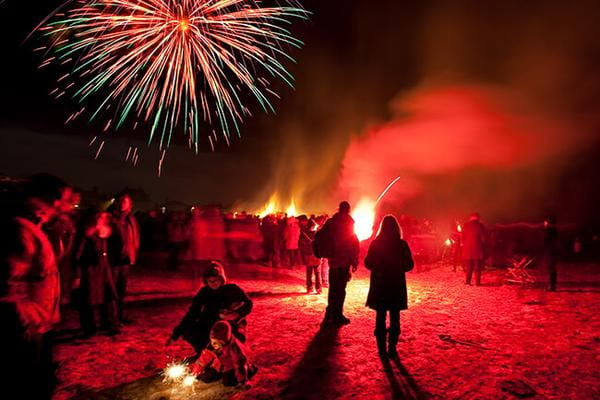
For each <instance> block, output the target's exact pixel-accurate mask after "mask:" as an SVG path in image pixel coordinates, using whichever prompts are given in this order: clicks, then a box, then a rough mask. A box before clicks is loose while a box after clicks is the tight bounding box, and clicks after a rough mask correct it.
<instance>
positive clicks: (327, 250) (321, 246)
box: [312, 223, 335, 258]
mask: <svg viewBox="0 0 600 400" xmlns="http://www.w3.org/2000/svg"><path fill="white" fill-rule="evenodd" d="M334 247H335V243H334V237H333V232H332V228H331V224H327V223H326V224H325V225H323V227H322V228H321V229H319V230H318V231H317V233H316V234H315V239H314V240H313V241H312V250H313V254H314V255H315V257H317V258H328V257H333V253H334V251H335V248H334Z"/></svg>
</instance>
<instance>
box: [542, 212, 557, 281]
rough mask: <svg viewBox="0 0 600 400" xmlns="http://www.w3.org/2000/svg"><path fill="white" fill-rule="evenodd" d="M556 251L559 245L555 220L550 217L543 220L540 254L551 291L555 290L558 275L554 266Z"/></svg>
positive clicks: (555, 263) (555, 264)
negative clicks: (542, 247) (546, 271)
mask: <svg viewBox="0 0 600 400" xmlns="http://www.w3.org/2000/svg"><path fill="white" fill-rule="evenodd" d="M558 253H559V245H558V230H557V229H556V220H555V219H554V218H552V217H550V218H547V219H546V220H545V221H544V254H543V255H542V262H543V264H544V265H545V267H546V268H547V269H548V275H549V281H550V286H549V287H548V290H549V291H551V292H555V291H556V281H557V277H558V273H557V270H556V266H557V264H558Z"/></svg>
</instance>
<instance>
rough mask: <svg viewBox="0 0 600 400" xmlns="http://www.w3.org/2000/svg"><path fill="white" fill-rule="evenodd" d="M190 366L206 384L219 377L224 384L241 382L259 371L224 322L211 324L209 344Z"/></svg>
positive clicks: (232, 384)
mask: <svg viewBox="0 0 600 400" xmlns="http://www.w3.org/2000/svg"><path fill="white" fill-rule="evenodd" d="M191 368H192V373H193V374H194V375H197V378H198V379H199V380H201V381H203V382H206V383H209V382H215V381H218V380H219V379H222V380H223V385H225V386H235V385H243V384H245V383H246V382H247V381H248V380H249V379H250V378H252V377H253V376H254V375H255V374H256V371H257V370H258V368H257V367H256V366H254V365H252V364H251V363H250V362H249V361H248V356H247V355H246V349H245V348H244V345H243V344H242V343H241V342H240V341H239V340H238V339H237V338H236V337H235V336H233V335H232V333H231V325H230V324H229V322H227V321H218V322H216V323H215V324H214V325H213V327H212V328H211V330H210V343H209V344H208V345H207V346H206V348H205V349H204V350H202V353H201V354H200V357H199V358H198V360H197V361H196V362H195V363H194V364H192V367H191Z"/></svg>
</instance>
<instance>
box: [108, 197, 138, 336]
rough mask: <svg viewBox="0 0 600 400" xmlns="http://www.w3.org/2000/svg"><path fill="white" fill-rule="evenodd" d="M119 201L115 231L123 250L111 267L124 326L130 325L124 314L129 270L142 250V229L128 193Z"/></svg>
mask: <svg viewBox="0 0 600 400" xmlns="http://www.w3.org/2000/svg"><path fill="white" fill-rule="evenodd" d="M116 198H117V201H116V202H115V207H114V209H113V230H114V232H115V234H117V235H119V237H120V243H121V250H120V252H119V258H118V260H117V261H116V262H115V263H114V265H111V268H112V275H113V279H114V282H115V288H116V289H117V313H118V315H119V321H120V322H121V323H123V324H127V323H130V322H131V320H130V319H129V318H127V316H126V315H125V312H124V305H125V296H126V295H127V282H128V280H129V270H130V269H131V267H132V266H134V265H135V264H136V262H137V256H138V251H139V248H140V228H139V224H138V222H137V219H136V218H135V216H134V215H133V213H132V210H133V201H132V200H131V197H130V196H129V195H128V194H126V193H121V194H119V195H117V196H116Z"/></svg>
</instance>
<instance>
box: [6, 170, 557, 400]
mask: <svg viewBox="0 0 600 400" xmlns="http://www.w3.org/2000/svg"><path fill="white" fill-rule="evenodd" d="M79 201H80V195H79V193H77V191H75V190H74V189H73V188H72V187H70V186H69V185H68V184H67V183H65V182H64V181H62V180H61V179H59V178H57V177H55V176H52V175H48V174H38V175H34V176H32V177H30V178H29V179H28V180H27V181H26V182H25V184H24V185H23V187H22V190H20V191H18V192H17V193H14V194H13V195H11V196H7V197H6V199H3V201H2V202H3V207H2V215H1V219H2V221H0V222H1V225H0V226H1V229H2V237H3V239H4V242H5V244H6V245H5V246H3V247H2V252H1V254H0V262H1V263H2V264H1V265H0V271H1V272H2V277H1V279H0V322H1V323H2V326H3V327H4V328H3V329H2V330H1V331H0V332H1V333H0V334H1V335H2V337H1V338H0V339H1V340H0V346H2V354H4V355H5V361H7V363H8V365H11V370H10V371H9V373H8V374H6V375H3V378H2V379H3V381H4V382H7V383H10V385H11V386H12V385H16V386H17V387H19V390H20V391H22V392H23V391H25V392H23V397H24V398H36V399H45V398H50V396H51V393H52V388H53V384H54V369H55V365H54V364H53V362H52V330H53V329H54V327H55V326H56V324H57V323H58V322H59V320H60V313H61V308H62V307H64V306H65V305H67V304H69V303H72V302H74V303H75V304H76V305H77V310H78V312H79V318H80V324H81V330H82V338H89V337H91V336H93V335H95V334H97V333H98V332H103V333H104V334H106V335H110V336H112V335H118V334H120V329H121V326H122V325H123V324H129V323H131V322H132V321H131V319H130V318H128V316H127V313H126V309H125V307H124V304H125V302H124V300H125V296H126V293H127V282H128V276H129V270H130V268H131V267H132V266H134V265H135V264H136V263H137V262H138V258H139V251H140V249H147V250H153V249H157V248H160V247H161V246H164V248H165V249H166V250H168V253H169V256H168V268H169V269H171V270H175V269H177V268H179V266H180V264H181V263H182V262H183V261H188V262H192V263H196V264H199V265H198V266H199V267H200V268H201V270H202V271H203V273H202V276H203V282H204V286H203V287H202V288H201V289H200V290H199V291H198V293H197V294H196V296H195V297H194V299H193V301H192V304H191V306H190V307H189V309H188V311H187V312H186V313H185V315H184V316H183V318H182V319H181V322H180V323H179V324H178V325H177V326H176V327H174V329H173V331H172V334H171V336H170V337H169V338H168V339H167V341H166V345H171V344H172V343H173V342H174V341H176V340H178V339H180V338H182V339H183V340H185V341H187V342H188V343H189V344H190V345H191V347H192V348H193V349H194V354H193V355H192V356H190V357H189V358H188V360H187V361H188V362H189V363H192V365H193V370H194V372H195V373H196V374H197V376H198V377H199V379H202V380H204V381H206V382H212V381H214V380H218V379H222V380H223V382H224V383H225V384H227V385H237V384H244V383H245V382H246V381H247V380H248V379H250V378H251V377H252V376H253V375H254V374H256V371H257V367H256V366H254V365H253V364H252V363H251V361H250V359H249V356H248V354H247V352H246V350H245V348H244V343H245V341H246V326H247V323H248V322H247V318H246V317H247V316H248V315H249V314H250V313H251V311H252V306H253V303H252V300H251V299H250V298H249V297H248V296H247V294H246V293H245V292H244V290H243V289H242V288H240V287H239V286H237V285H235V284H233V283H229V282H227V280H226V275H225V268H224V266H223V264H224V263H225V262H226V260H228V259H234V260H251V261H258V260H261V261H262V262H263V263H264V264H266V265H269V266H271V267H288V268H292V267H295V266H302V267H303V268H305V269H306V291H307V293H317V294H319V293H321V292H322V288H323V287H327V286H328V287H329V290H328V292H327V308H326V311H325V315H324V318H323V321H322V324H321V326H322V327H323V328H335V327H340V326H343V325H347V324H349V323H350V319H349V318H348V317H347V316H345V315H344V313H343V309H344V302H345V297H346V286H347V283H348V281H349V280H350V278H351V276H352V273H353V272H355V271H356V269H357V267H358V265H359V253H360V246H359V240H358V238H357V236H356V234H355V232H354V220H353V218H352V217H351V206H350V204H349V203H348V202H346V201H343V202H341V203H340V204H339V207H338V210H337V212H336V213H335V214H334V215H333V216H332V217H331V218H328V217H327V216H310V217H308V216H304V215H301V216H298V217H294V216H285V215H284V216H275V215H271V216H267V217H265V218H264V219H262V220H260V219H258V218H257V217H255V216H250V215H243V214H242V215H233V214H231V215H228V216H225V218H223V216H222V215H221V213H220V211H219V210H218V209H215V208H207V209H204V210H199V209H193V210H192V211H191V213H190V215H189V216H188V215H186V213H184V212H172V213H169V214H164V213H159V212H150V213H148V214H147V215H140V214H138V217H136V215H134V213H133V202H132V199H131V197H130V196H129V195H128V194H127V193H119V194H117V195H116V196H115V198H114V201H113V202H112V204H111V205H110V206H109V207H108V208H106V209H100V208H98V209H89V210H86V211H81V210H80V209H79V208H78V207H77V205H78V204H79ZM545 229H546V231H545V232H546V236H545V241H544V252H543V257H542V259H543V262H544V264H545V265H546V266H547V268H548V271H549V281H550V289H551V290H556V281H557V272H556V264H557V258H558V244H557V237H558V235H557V230H556V224H555V221H554V220H551V219H549V220H548V221H546V225H545ZM456 239H457V240H460V257H461V260H462V262H463V267H464V270H465V276H466V281H465V283H466V284H468V285H470V284H471V281H472V276H473V274H474V275H475V284H476V285H480V284H481V279H482V278H481V275H482V269H483V260H484V254H485V246H486V234H485V229H484V227H483V224H482V223H481V221H480V217H479V215H478V214H476V213H474V214H473V215H472V216H471V218H470V219H469V221H468V222H466V223H465V224H464V225H463V226H462V232H461V235H460V237H457V238H456ZM364 265H365V267H366V268H367V269H368V270H369V271H370V289H369V293H368V297H367V301H366V305H367V306H368V307H370V308H372V309H373V310H375V311H376V316H375V330H374V335H375V338H376V344H377V349H378V351H379V354H380V356H381V357H383V358H385V357H396V356H397V353H396V345H397V343H398V338H399V335H400V311H401V310H405V309H407V307H408V299H407V287H406V278H405V273H406V272H408V271H411V270H412V269H413V267H414V265H415V263H414V259H413V253H412V251H411V248H410V246H409V244H408V243H407V242H406V241H405V240H404V239H403V235H402V229H401V228H400V224H399V223H398V221H397V220H396V218H395V217H393V216H391V215H388V216H385V217H384V218H383V220H382V223H381V226H380V228H379V230H378V233H377V236H376V237H375V238H374V240H372V241H371V243H370V244H369V246H368V251H367V254H366V257H365V259H364ZM74 289H77V290H74ZM388 315H389V324H388V323H387V321H386V320H387V319H388ZM32 378H33V379H34V380H35V381H36V382H40V384H39V385H28V384H27V382H26V381H25V380H27V381H30V380H31V379H32Z"/></svg>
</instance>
